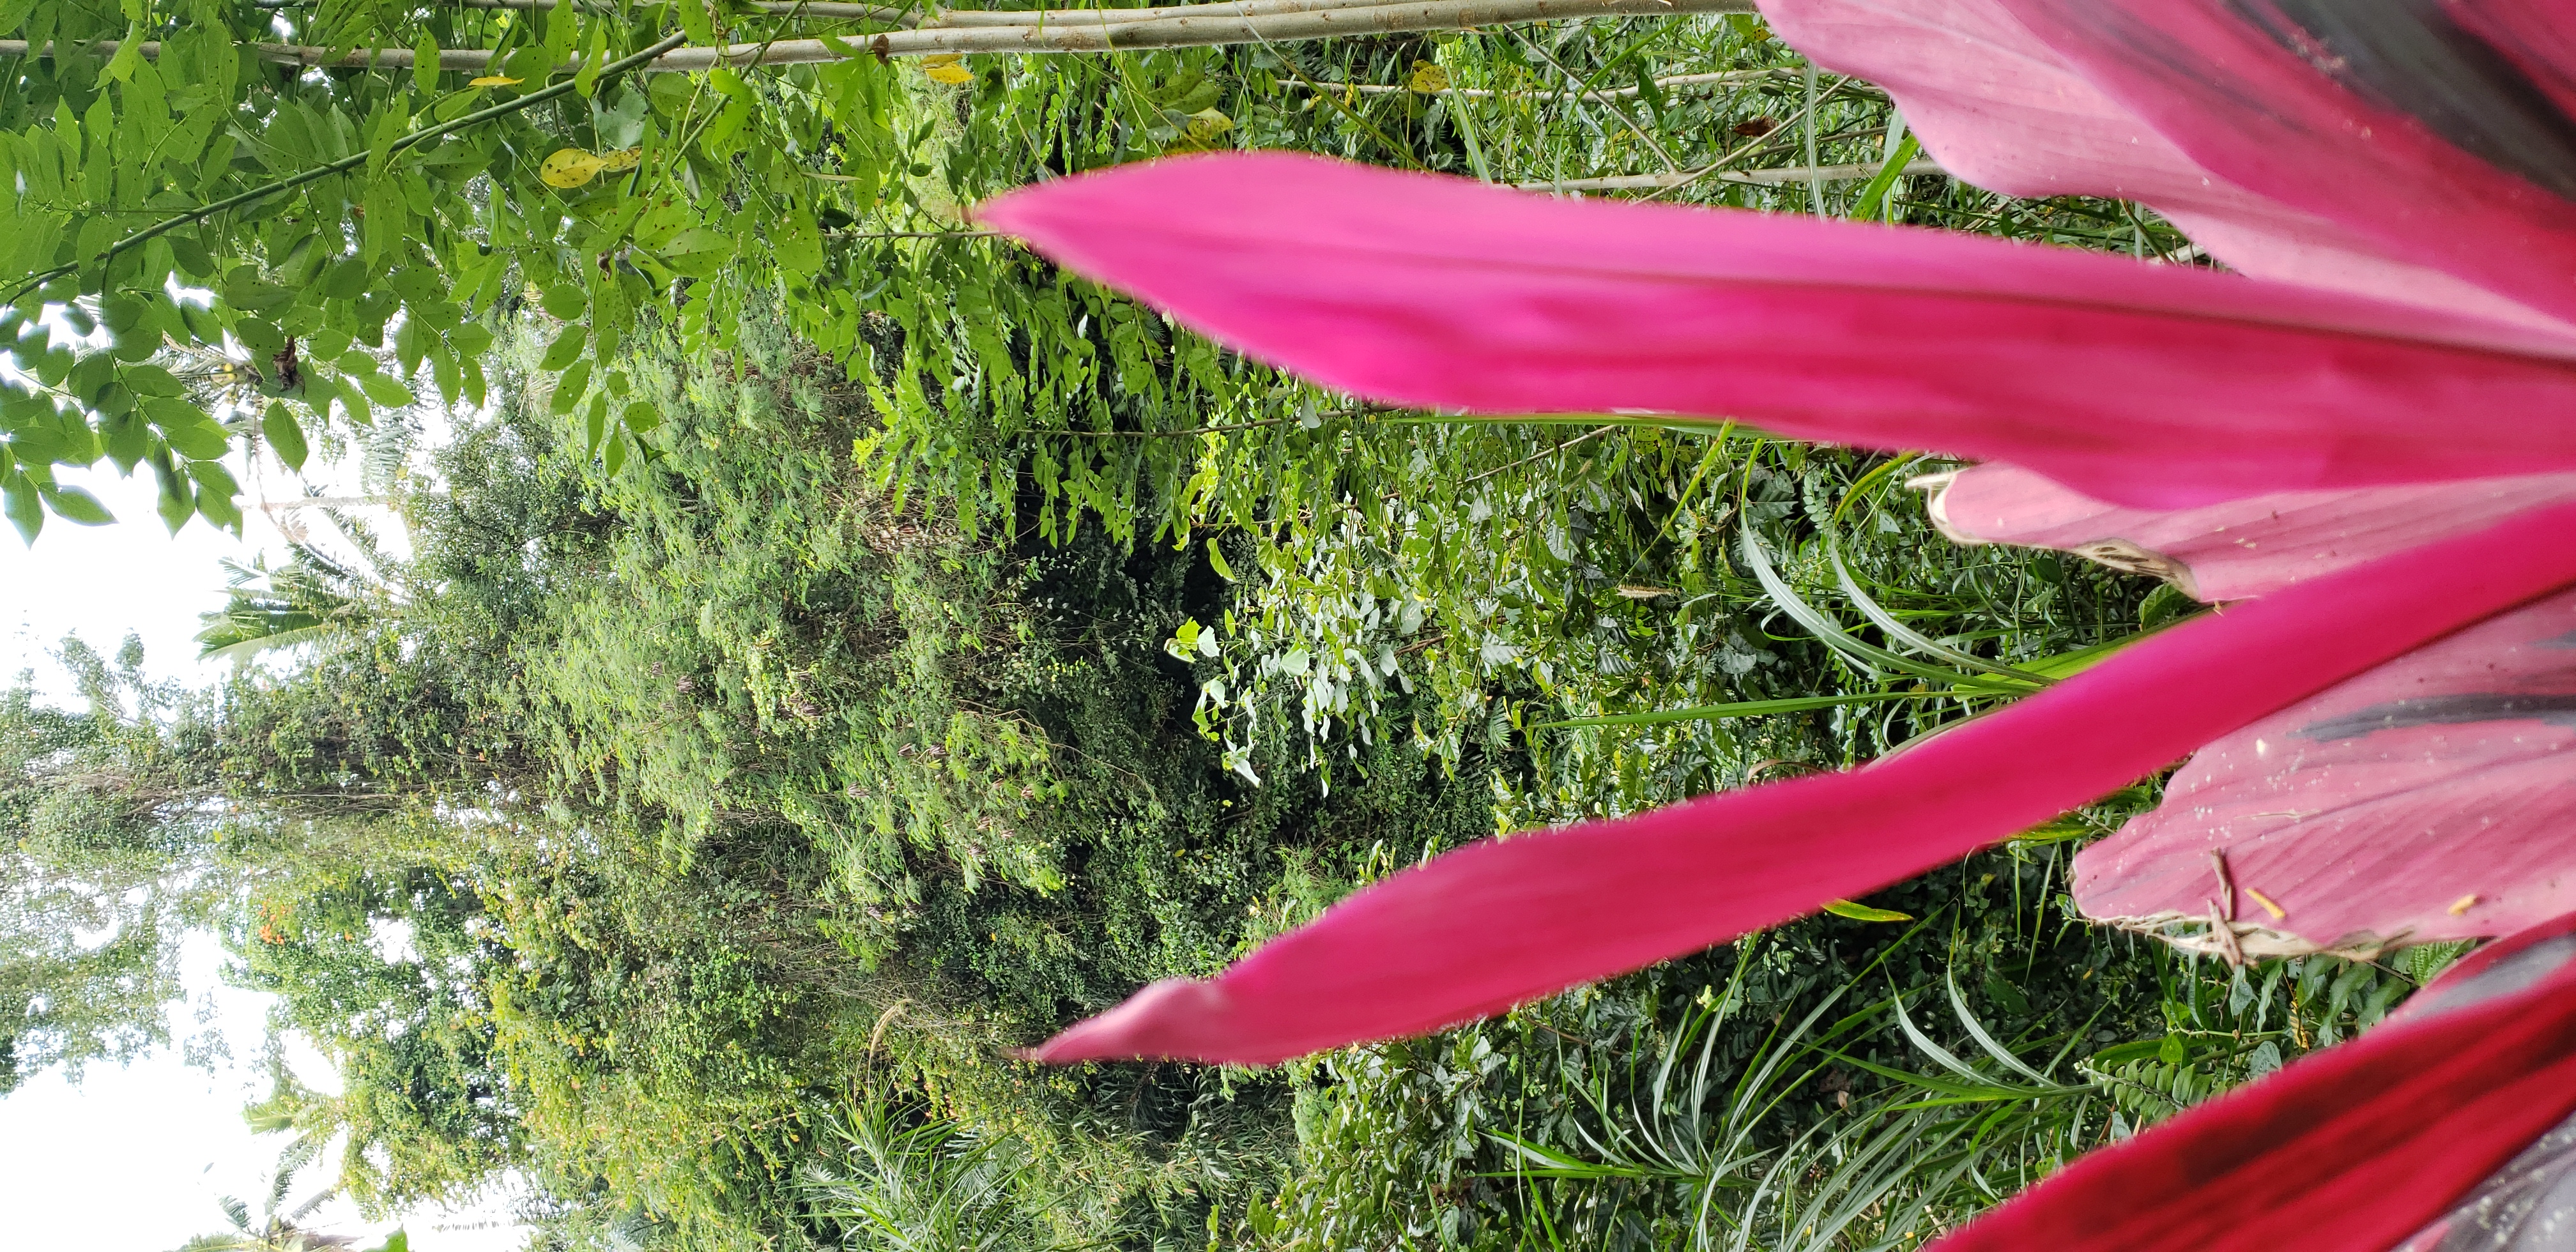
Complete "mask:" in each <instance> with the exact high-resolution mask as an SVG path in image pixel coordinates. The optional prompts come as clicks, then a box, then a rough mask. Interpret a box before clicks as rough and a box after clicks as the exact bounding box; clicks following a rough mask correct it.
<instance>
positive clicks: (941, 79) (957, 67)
mask: <svg viewBox="0 0 2576 1252" xmlns="http://www.w3.org/2000/svg"><path fill="white" fill-rule="evenodd" d="M965 59H966V58H965V56H964V54H962V53H956V52H934V53H932V54H931V55H929V56H926V57H923V58H921V72H922V73H924V74H927V75H929V76H930V81H932V82H934V83H971V82H973V81H975V72H974V71H973V70H970V69H967V68H966V67H965V66H964V65H963V64H961V62H963V61H964V60H965Z"/></svg>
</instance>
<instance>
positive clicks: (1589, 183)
mask: <svg viewBox="0 0 2576 1252" xmlns="http://www.w3.org/2000/svg"><path fill="white" fill-rule="evenodd" d="M1878 170H1879V166H1878V163H1877V162H1874V161H1872V162H1864V163H1862V164H1859V165H1790V166H1783V167H1781V168H1779V169H1768V170H1724V171H1715V170H1697V171H1684V172H1681V173H1676V174H1618V175H1613V176H1611V177H1608V178H1567V179H1561V180H1559V181H1556V182H1535V183H1521V184H1519V187H1520V189H1521V190H1523V191H1658V190H1663V189H1666V188H1672V187H1679V186H1681V185H1683V184H1684V183H1692V182H1698V181H1699V180H1701V179H1704V178H1713V179H1716V180H1717V181H1719V182H1722V183H1743V184H1746V185H1748V186H1754V187H1777V186H1780V185H1782V184H1784V183H1801V182H1806V181H1808V180H1809V179H1816V180H1821V181H1825V182H1833V181H1837V180H1848V179H1854V178H1874V177H1876V176H1877V175H1878ZM1949 172H1950V171H1948V170H1945V169H1942V168H1941V163H1940V162H1938V161H1908V162H1906V163H1905V167H1904V168H1903V169H1900V170H1898V171H1897V173H1899V174H1903V175H1909V176H1910V175H1915V174H1947V173H1949Z"/></svg>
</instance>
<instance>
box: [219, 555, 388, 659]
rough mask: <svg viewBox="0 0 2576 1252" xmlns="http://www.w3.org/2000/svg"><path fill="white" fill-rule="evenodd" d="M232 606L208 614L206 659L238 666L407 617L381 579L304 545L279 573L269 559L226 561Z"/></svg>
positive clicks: (225, 566) (227, 589)
mask: <svg viewBox="0 0 2576 1252" xmlns="http://www.w3.org/2000/svg"><path fill="white" fill-rule="evenodd" d="M224 568H225V569H226V570H227V571H229V576H228V578H227V580H226V581H227V587H226V592H227V594H228V596H229V597H230V598H229V599H228V600H227V602H226V603H225V605H224V607H223V608H221V609H219V610H216V611H215V612H212V613H205V614H200V615H199V616H198V620H199V621H202V622H204V623H205V624H206V627H205V629H203V630H201V631H198V632H197V642H198V643H199V644H201V645H203V646H202V647H201V649H200V650H199V651H198V653H197V656H198V659H199V660H214V659H216V658H218V657H222V658H226V659H229V660H232V661H235V662H243V661H248V660H249V659H250V658H251V657H253V656H255V655H257V654H259V653H261V652H265V651H268V650H270V649H273V648H290V647H294V646H295V645H297V644H303V643H316V642H320V641H322V640H324V639H327V638H330V637H332V636H333V635H336V634H339V633H340V632H342V631H347V630H354V629H358V628H362V627H364V626H367V625H370V624H373V623H375V622H379V621H383V620H386V619H388V618H395V617H400V616H402V614H403V611H404V610H405V608H406V607H407V606H406V604H405V603H404V601H403V599H402V597H401V596H400V595H399V594H397V593H396V592H395V591H394V590H393V589H392V588H391V587H390V586H388V585H387V584H386V583H385V582H384V581H382V580H381V579H380V578H378V577H375V576H371V575H368V574H365V573H361V572H359V571H358V570H355V569H352V568H350V567H349V566H347V565H344V564H342V563H340V562H338V561H336V560H333V559H332V558H330V557H328V556H325V555H323V554H322V553H321V552H320V551H318V550H317V549H315V548H313V547H311V546H309V545H306V544H302V543H297V544H294V545H292V553H291V555H289V556H288V558H287V559H286V560H285V561H284V562H283V563H281V564H280V565H279V566H278V567H277V568H276V569H273V570H272V569H270V568H269V567H268V558H267V557H265V556H260V557H254V558H252V559H251V561H250V563H249V564H244V563H242V562H240V561H235V560H230V559H226V560H225V561H224Z"/></svg>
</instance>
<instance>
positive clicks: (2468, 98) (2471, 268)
mask: <svg viewBox="0 0 2576 1252" xmlns="http://www.w3.org/2000/svg"><path fill="white" fill-rule="evenodd" d="M1998 2H1999V3H2001V4H2002V5H2003V6H2004V7H2005V8H2006V9H2008V10H2010V11H2011V12H2012V13H2013V14H2014V15H2015V16H2017V17H2019V18H2021V20H2022V23H2023V25H2024V26H2026V27H2028V28H2029V30H2030V31H2031V33H2032V34H2034V35H2036V36H2038V37H2039V39H2040V40H2041V41H2042V42H2044V43H2045V44H2047V45H2048V46H2049V47H2050V48H2052V49H2054V50H2055V51H2056V52H2057V54H2058V55H2059V57H2061V58H2062V59H2063V60H2064V61H2065V62H2066V63H2067V64H2068V65H2070V66H2071V67H2072V68H2073V69H2074V71H2075V72H2076V73H2077V74H2078V75H2080V76H2081V77H2082V78H2084V79H2085V81H2087V82H2089V83H2091V84H2092V85H2093V86H2094V87H2096V88H2099V89H2100V90H2101V91H2102V92H2103V93H2104V94H2106V95H2108V96H2110V97H2111V98H2112V99H2114V100H2117V101H2119V102H2120V103H2121V104H2122V105H2123V106H2125V107H2126V108H2127V109H2128V110H2129V111H2130V112H2132V113H2134V114H2136V115H2137V116H2139V117H2141V118H2143V119H2145V120H2146V122H2147V124H2148V125H2149V126H2150V127H2152V128H2153V129H2154V130H2155V131H2156V132H2157V133H2159V134H2161V135H2163V136H2164V137H2165V138H2166V139H2168V140H2170V141H2172V142H2173V144H2174V145H2175V146H2177V147H2179V148H2181V149H2182V150H2183V151H2184V152H2185V153H2187V154H2189V156H2190V157H2191V159H2192V161H2193V162H2194V163H2195V164H2197V165H2199V166H2201V167H2203V168H2205V169H2207V170H2209V171H2210V172H2211V173H2213V174H2215V175H2216V176H2218V177H2219V178H2222V179H2225V180H2227V181H2229V182H2231V183H2234V184H2236V185H2237V186H2240V187H2243V188H2246V189H2247V190H2249V191H2252V192H2254V193H2255V194H2257V195H2261V196H2263V197H2265V198H2268V199H2271V200H2275V201H2278V202H2280V203H2282V204H2285V205H2288V206H2291V207H2293V208H2297V209H2302V210H2305V211H2307V212H2309V213H2313V214H2316V215H2318V216H2320V217H2325V218H2328V219H2331V220H2333V221H2336V222H2339V223H2341V224H2343V225H2344V226H2345V227H2347V228H2349V229H2351V230H2353V231H2354V232H2356V233H2358V234H2361V235H2363V236H2366V237H2367V238H2369V239H2371V240H2372V241H2374V243H2375V245H2376V250H2377V251H2379V252H2381V253H2383V254H2385V255H2388V256H2393V257H2397V258H2399V259H2402V260H2408V261H2413V262H2416V263H2418V264H2422V265H2427V266H2431V267H2433V268H2435V269H2440V270H2443V271H2446V272H2448V273H2451V274H2454V275H2457V276H2459V277H2461V278H2464V279H2467V280H2469V281H2470V282H2473V283H2475V284H2477V285H2479V286H2481V287H2484V288H2486V289H2488V290H2490V291H2494V292H2497V293H2499V294H2501V295H2504V296H2507V297H2510V298H2512V299H2514V300H2517V301H2520V302H2521V303H2524V304H2527V305H2529V306H2531V307H2533V308H2535V309H2539V310H2541V311H2542V312H2545V313H2548V314H2551V315H2553V316H2555V317H2557V318H2559V319H2561V320H2576V199H2571V197H2576V122H2571V121H2570V120H2569V118H2568V116H2567V115H2566V114H2565V113H2564V112H2562V111H2561V110H2560V108H2559V107H2558V106H2557V105H2555V104H2554V103H2552V101H2551V100H2550V98H2549V93H2548V92H2547V91H2545V90H2544V89H2542V87H2541V86H2540V85H2539V84H2536V83H2534V82H2533V81H2532V80H2531V78H2530V77H2529V75H2528V74H2527V73H2526V72H2525V71H2524V70H2523V68H2522V67H2521V66H2520V65H2518V64H2517V63H2516V61H2515V59H2514V56H2513V55H2511V54H2510V53H2509V52H2508V50H2507V49H2504V48H2500V47H2498V46H2497V45H2495V44H2491V43H2489V42H2488V41H2487V40H2486V39H2484V38H2481V37H2480V35H2479V33H2478V30H2477V29H2476V28H2477V27H2478V26H2479V25H2481V23H2478V22H2471V23H2470V24H2467V25H2463V24H2461V23H2460V22H2459V21H2457V20H2456V19H2454V18H2453V17H2452V16H2451V15H2450V7H2449V6H2446V5H2442V4H2438V3H2431V2H2428V0H1998ZM2466 7H2470V8H2483V9H2485V10H2487V16H2488V18H2489V21H2488V22H2486V23H2484V24H2485V25H2488V26H2490V27H2492V26H2494V25H2496V24H2498V23H2511V22H2513V21H2517V20H2518V21H2520V22H2522V23H2525V24H2526V25H2527V26H2528V27H2529V28H2530V29H2535V30H2538V31H2540V32H2543V33H2546V34H2549V35H2552V36H2554V37H2556V38H2557V40H2558V41H2559V42H2560V43H2561V45H2562V46H2563V43H2564V40H2565V38H2566V34H2565V32H2566V30H2567V28H2568V26H2569V24H2570V21H2571V19H2570V16H2569V14H2568V12H2567V10H2566V8H2565V6H2563V5H2556V6H2548V7H2547V8H2546V9H2544V8H2543V7H2541V6H2538V5H2534V4H2528V3H2525V4H2489V5H2482V6H2481V5H2472V6H2466Z"/></svg>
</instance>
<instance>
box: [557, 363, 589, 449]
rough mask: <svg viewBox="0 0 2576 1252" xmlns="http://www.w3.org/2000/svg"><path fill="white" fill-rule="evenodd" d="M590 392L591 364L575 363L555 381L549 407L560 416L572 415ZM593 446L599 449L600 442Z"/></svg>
mask: <svg viewBox="0 0 2576 1252" xmlns="http://www.w3.org/2000/svg"><path fill="white" fill-rule="evenodd" d="M588 390H590V362H589V360H588V359H583V360H579V361H575V362H573V363H572V368H570V369H568V370H565V371H564V372H563V376H562V377H561V378H558V379H556V380H555V395H554V401H553V402H552V403H551V404H549V405H548V406H547V407H548V408H549V409H550V410H552V411H553V412H555V413H558V414H562V413H570V412H572V411H573V407H574V406H576V405H578V404H580V403H581V398H582V394H583V393H584V392H587V391H588ZM591 446H592V447H593V448H596V447H598V446H599V441H598V440H596V439H594V440H592V441H591Z"/></svg>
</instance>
